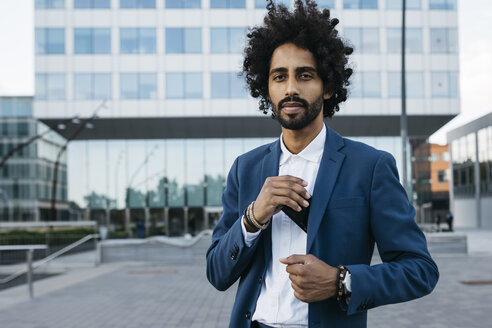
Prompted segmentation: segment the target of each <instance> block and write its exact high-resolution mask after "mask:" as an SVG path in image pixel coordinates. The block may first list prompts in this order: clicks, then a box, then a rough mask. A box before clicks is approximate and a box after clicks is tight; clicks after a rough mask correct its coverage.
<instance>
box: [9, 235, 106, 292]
mask: <svg viewBox="0 0 492 328" xmlns="http://www.w3.org/2000/svg"><path fill="white" fill-rule="evenodd" d="M93 238H94V239H96V240H97V238H99V234H90V235H87V236H85V237H83V238H81V239H79V240H77V241H76V242H74V243H72V244H70V245H68V246H66V247H64V248H62V249H60V250H58V251H56V252H55V253H53V254H51V255H50V256H47V257H45V258H44V259H42V260H39V261H36V262H34V264H33V265H32V270H33V271H34V270H35V269H37V268H39V267H40V266H42V265H43V264H46V263H48V262H49V261H52V260H54V259H55V258H57V257H58V256H60V255H63V254H65V253H66V252H68V251H70V250H72V249H74V248H75V247H77V246H80V245H82V244H83V243H85V242H86V241H89V240H91V239H93ZM27 271H28V269H22V270H19V271H17V272H15V273H13V274H11V275H10V276H8V277H6V278H3V279H0V284H6V283H8V282H10V281H12V280H14V279H15V278H17V277H19V276H21V275H23V274H24V273H27Z"/></svg>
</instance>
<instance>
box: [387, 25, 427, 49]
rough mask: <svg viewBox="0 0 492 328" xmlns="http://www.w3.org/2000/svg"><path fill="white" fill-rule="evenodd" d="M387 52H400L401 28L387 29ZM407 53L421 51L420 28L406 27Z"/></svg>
mask: <svg viewBox="0 0 492 328" xmlns="http://www.w3.org/2000/svg"><path fill="white" fill-rule="evenodd" d="M387 40H388V52H389V53H401V28H398V27H396V28H388V29H387ZM405 51H406V52H407V53H421V52H422V29H421V28H407V33H406V48H405Z"/></svg>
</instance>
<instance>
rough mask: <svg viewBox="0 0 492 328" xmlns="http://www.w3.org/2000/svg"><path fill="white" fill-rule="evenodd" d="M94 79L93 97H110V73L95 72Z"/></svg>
mask: <svg viewBox="0 0 492 328" xmlns="http://www.w3.org/2000/svg"><path fill="white" fill-rule="evenodd" d="M93 79H94V83H93V85H94V91H93V97H94V99H111V98H113V97H112V92H111V85H112V83H111V74H110V73H97V74H93Z"/></svg>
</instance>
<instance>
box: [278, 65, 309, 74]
mask: <svg viewBox="0 0 492 328" xmlns="http://www.w3.org/2000/svg"><path fill="white" fill-rule="evenodd" d="M277 72H280V73H285V72H287V68H285V67H277V68H274V69H272V70H271V71H270V75H272V74H274V73H277ZM301 72H312V73H317V72H318V71H317V70H316V68H314V67H312V66H301V67H297V68H296V73H301Z"/></svg>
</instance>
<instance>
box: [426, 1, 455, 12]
mask: <svg viewBox="0 0 492 328" xmlns="http://www.w3.org/2000/svg"><path fill="white" fill-rule="evenodd" d="M429 9H431V10H456V9H457V0H429Z"/></svg>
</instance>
